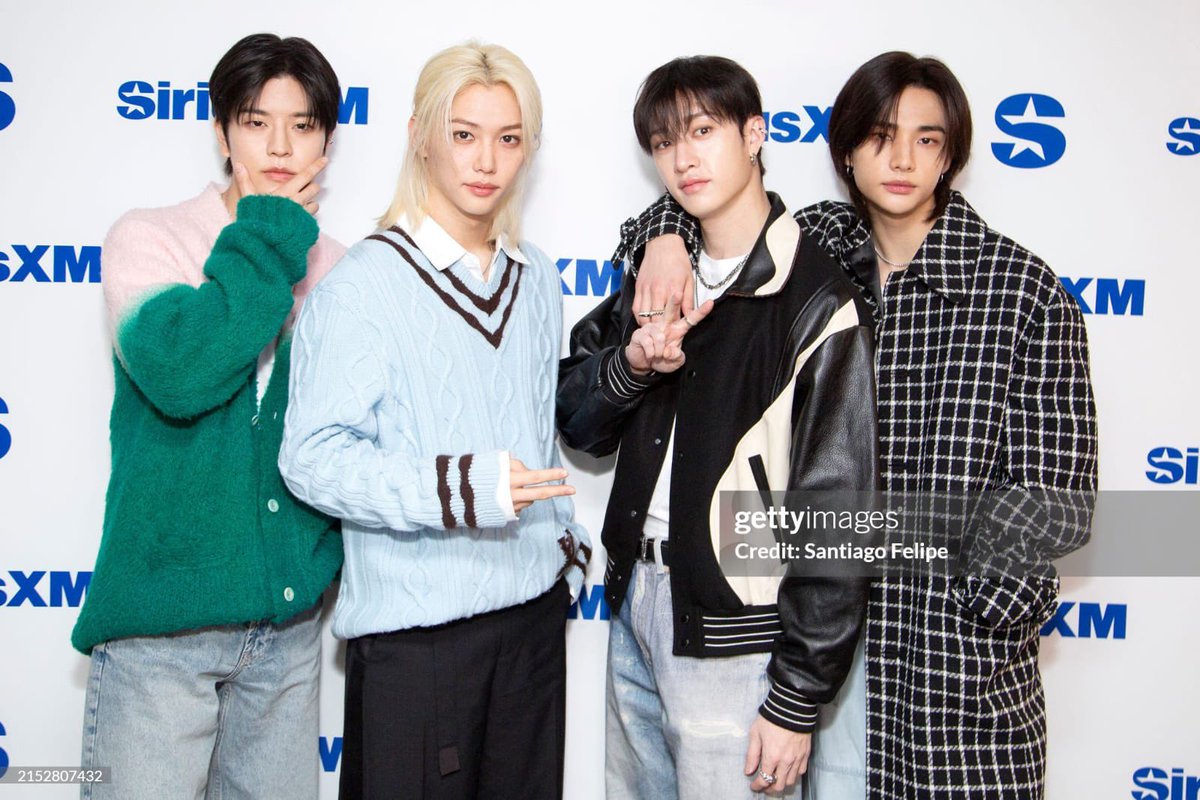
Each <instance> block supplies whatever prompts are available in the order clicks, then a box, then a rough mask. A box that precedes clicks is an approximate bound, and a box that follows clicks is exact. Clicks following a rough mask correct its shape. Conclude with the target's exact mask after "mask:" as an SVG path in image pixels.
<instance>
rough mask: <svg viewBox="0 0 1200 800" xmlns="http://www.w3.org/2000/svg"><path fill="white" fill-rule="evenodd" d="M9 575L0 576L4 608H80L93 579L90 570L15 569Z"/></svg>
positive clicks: (0, 598) (0, 590)
mask: <svg viewBox="0 0 1200 800" xmlns="http://www.w3.org/2000/svg"><path fill="white" fill-rule="evenodd" d="M8 576H9V577H8V579H7V580H5V579H4V578H0V606H2V607H5V608H19V607H20V606H26V605H27V606H30V607H31V608H62V607H64V606H65V607H67V608H78V607H79V606H80V605H82V604H83V599H84V597H85V596H86V595H87V588H88V586H89V585H90V584H91V582H92V573H91V572H66V571H63V570H33V571H31V572H23V571H21V570H16V569H14V570H10V571H9V573H8ZM43 591H44V592H45V594H43Z"/></svg>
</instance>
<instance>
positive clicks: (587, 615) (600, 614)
mask: <svg viewBox="0 0 1200 800" xmlns="http://www.w3.org/2000/svg"><path fill="white" fill-rule="evenodd" d="M581 617H582V618H583V619H592V620H594V619H597V618H599V619H601V620H608V619H609V618H610V617H611V614H610V613H609V609H608V601H607V600H605V599H604V584H602V583H598V584H596V585H595V586H593V587H592V589H591V591H588V587H587V584H584V585H583V586H581V587H580V589H579V599H578V600H576V601H575V602H574V603H572V604H571V607H570V608H568V609H567V619H579V618H581Z"/></svg>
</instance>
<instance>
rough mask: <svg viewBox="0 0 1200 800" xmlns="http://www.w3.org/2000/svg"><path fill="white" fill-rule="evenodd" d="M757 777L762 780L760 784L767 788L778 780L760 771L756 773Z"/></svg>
mask: <svg viewBox="0 0 1200 800" xmlns="http://www.w3.org/2000/svg"><path fill="white" fill-rule="evenodd" d="M758 777H760V778H762V782H763V783H765V784H766V785H767V786H770V785H772V784H773V783H775V781H777V780H778V778H776V777H775V776H774V775H768V774H767V773H765V772H763V771H762V770H761V769H760V770H759V771H758Z"/></svg>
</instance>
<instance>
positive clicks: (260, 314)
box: [103, 196, 317, 418]
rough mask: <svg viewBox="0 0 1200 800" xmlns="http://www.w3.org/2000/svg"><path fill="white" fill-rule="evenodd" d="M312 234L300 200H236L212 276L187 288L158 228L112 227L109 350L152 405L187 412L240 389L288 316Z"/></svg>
mask: <svg viewBox="0 0 1200 800" xmlns="http://www.w3.org/2000/svg"><path fill="white" fill-rule="evenodd" d="M316 238H317V224H316V222H315V221H314V220H313V218H312V216H311V215H309V214H308V213H307V212H305V211H304V209H303V208H302V207H301V206H299V205H298V204H296V203H294V202H292V201H290V200H286V199H283V198H278V197H263V196H253V197H245V198H242V200H241V202H240V203H239V204H238V218H237V221H236V222H234V223H231V224H230V225H228V226H226V227H225V229H224V230H223V231H221V234H220V236H218V237H217V241H216V243H215V244H214V245H213V249H212V252H211V254H210V255H209V257H208V260H207V261H206V262H205V264H204V275H205V276H206V277H207V279H208V280H206V281H205V282H204V283H202V284H201V285H199V286H193V285H191V284H190V283H187V282H184V281H183V278H182V274H183V270H182V268H181V266H180V265H176V264H172V263H171V262H172V261H173V260H174V259H175V258H177V256H175V255H174V254H173V253H172V252H171V250H170V248H169V247H168V245H167V233H166V232H165V231H164V230H163V229H162V227H161V225H159V224H157V223H156V222H155V221H153V220H149V219H145V218H141V217H137V216H132V217H127V218H126V219H124V220H122V221H121V222H119V223H117V225H115V226H114V227H113V230H112V231H111V232H110V233H109V235H108V238H107V240H106V242H105V246H104V273H103V274H104V283H105V287H104V290H105V298H106V300H107V301H108V305H109V313H110V318H111V322H112V326H113V341H114V347H115V349H116V352H117V357H118V359H119V360H120V363H121V365H122V366H123V367H124V368H125V370H126V372H128V373H129V377H130V378H131V379H132V380H133V382H134V383H135V384H136V385H137V387H138V389H139V390H140V391H141V392H142V394H144V395H145V396H146V398H147V399H149V401H150V402H151V403H152V404H153V405H154V407H155V408H157V409H158V410H159V411H160V412H162V413H163V414H165V415H166V416H168V417H177V418H191V417H196V416H199V415H200V414H203V413H204V412H206V411H209V410H210V409H213V408H215V407H217V406H219V405H221V404H222V403H224V402H225V401H227V400H228V399H229V398H231V397H232V396H233V395H234V394H236V393H237V391H238V390H239V389H240V388H241V387H242V386H243V385H244V384H245V382H246V381H247V380H248V379H249V376H250V374H251V372H252V370H253V369H254V367H255V364H256V363H257V359H258V354H259V353H260V352H261V351H262V349H263V348H264V347H266V346H267V344H268V343H269V342H270V341H271V340H272V339H273V338H274V337H275V336H276V335H277V334H278V333H279V329H280V327H282V325H283V323H284V320H285V319H286V318H287V315H288V312H289V310H290V309H291V307H292V285H293V284H294V283H296V282H297V281H299V280H301V279H302V278H304V274H305V270H306V268H307V260H306V259H307V253H308V249H309V248H310V247H311V246H312V244H313V242H315V241H316Z"/></svg>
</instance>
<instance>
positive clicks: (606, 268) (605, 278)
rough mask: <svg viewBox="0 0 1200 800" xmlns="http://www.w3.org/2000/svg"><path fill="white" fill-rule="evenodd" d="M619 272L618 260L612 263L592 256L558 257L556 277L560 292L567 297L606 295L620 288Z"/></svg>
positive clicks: (619, 263) (619, 264)
mask: <svg viewBox="0 0 1200 800" xmlns="http://www.w3.org/2000/svg"><path fill="white" fill-rule="evenodd" d="M572 265H574V266H572ZM621 274H622V273H621V262H619V261H618V262H617V263H616V264H613V263H612V262H611V261H597V260H596V259H594V258H560V259H558V277H559V281H560V282H561V283H562V293H563V294H565V295H567V296H568V297H570V296H572V295H594V296H597V297H606V296H608V295H610V294H612V293H613V292H616V291H618V290H620V288H621ZM568 281H569V283H568Z"/></svg>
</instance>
